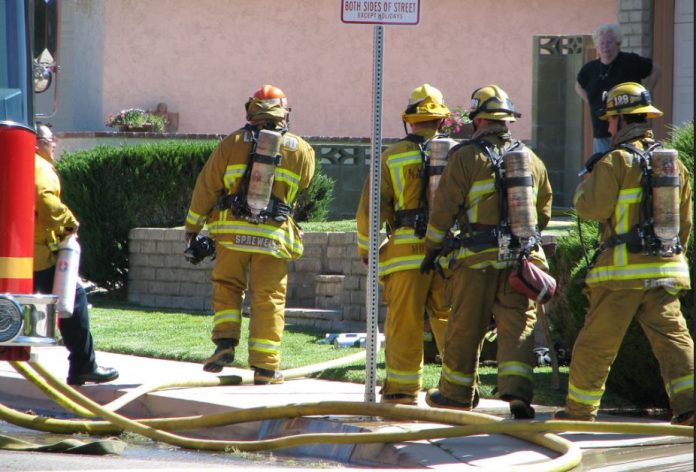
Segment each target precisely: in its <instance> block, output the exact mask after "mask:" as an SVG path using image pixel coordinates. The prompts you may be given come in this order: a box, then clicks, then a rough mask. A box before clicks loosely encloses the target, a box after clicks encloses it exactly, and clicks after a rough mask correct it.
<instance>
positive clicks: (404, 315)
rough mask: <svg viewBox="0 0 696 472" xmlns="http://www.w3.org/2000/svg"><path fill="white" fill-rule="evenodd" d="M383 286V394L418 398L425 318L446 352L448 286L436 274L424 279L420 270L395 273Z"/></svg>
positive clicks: (436, 340) (441, 347)
mask: <svg viewBox="0 0 696 472" xmlns="http://www.w3.org/2000/svg"><path fill="white" fill-rule="evenodd" d="M383 282H384V299H385V302H386V303H387V318H386V321H385V325H384V337H385V340H386V346H385V357H386V367H387V375H386V380H385V382H384V388H383V389H382V393H383V394H393V393H404V394H409V395H416V394H418V392H420V390H421V386H422V382H421V377H422V371H423V328H424V326H423V325H424V322H423V320H424V316H425V314H427V316H428V317H429V320H430V327H431V328H432V331H433V336H434V337H435V342H436V344H437V346H438V349H440V352H442V351H443V347H444V338H445V330H446V329H447V318H448V316H449V312H450V308H449V304H448V303H447V301H446V296H445V283H444V280H443V279H442V277H440V276H439V275H437V274H435V272H434V271H432V272H431V273H430V274H428V275H423V274H421V273H420V272H419V271H418V270H403V271H398V272H393V273H391V274H389V275H387V276H385V277H384V279H383Z"/></svg>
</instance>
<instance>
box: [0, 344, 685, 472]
mask: <svg viewBox="0 0 696 472" xmlns="http://www.w3.org/2000/svg"><path fill="white" fill-rule="evenodd" d="M32 354H33V355H35V356H36V358H37V360H38V362H39V363H41V364H42V365H43V366H45V367H46V368H47V369H49V370H50V371H51V372H54V373H55V374H56V375H57V376H58V377H59V378H65V377H66V376H67V368H68V365H67V360H66V357H67V352H66V351H65V348H63V347H45V348H33V349H32ZM97 361H98V362H99V364H100V365H104V366H112V367H116V368H117V369H118V370H119V372H120V374H121V376H120V378H119V379H117V380H116V381H114V382H111V383H108V384H102V385H87V386H83V387H80V388H79V390H80V391H81V392H82V393H84V394H86V395H87V396H89V397H90V398H92V399H94V400H95V401H98V402H99V403H102V404H105V403H108V402H110V401H112V400H114V399H116V398H118V397H119V396H121V395H123V394H124V393H126V392H128V391H130V390H132V389H134V388H136V387H138V386H140V385H142V384H153V383H154V384H159V383H164V382H174V381H179V380H182V379H186V380H189V379H205V378H208V379H209V378H211V375H210V374H206V373H205V372H203V371H202V369H201V366H200V364H193V363H188V362H175V361H167V360H158V359H150V358H142V357H135V356H126V355H120V354H112V353H106V352H99V353H98V354H97ZM222 374H224V375H232V374H237V375H242V374H244V375H248V372H246V371H241V370H238V369H233V368H228V369H225V370H224V371H223V372H222ZM363 399H364V386H363V385H359V384H351V383H343V382H331V381H325V380H316V379H296V380H288V381H286V382H285V383H284V384H281V385H267V386H254V385H238V386H225V387H207V388H186V389H169V390H163V391H157V392H153V393H149V394H146V395H144V396H142V397H140V398H139V399H138V400H136V401H134V402H133V403H130V404H128V405H126V406H125V407H124V408H123V409H121V410H119V413H121V414H123V415H125V416H128V417H131V418H146V417H173V416H177V417H178V416H189V415H203V414H209V413H216V412H224V411H230V410H238V409H246V408H253V407H263V406H277V405H286V404H292V403H307V402H321V401H351V402H361V401H363ZM0 402H2V403H4V404H6V405H8V406H11V407H13V408H17V409H19V410H21V411H25V410H29V409H31V410H33V411H35V412H38V413H42V414H52V415H56V416H65V415H66V412H65V411H64V410H63V409H62V408H61V407H59V406H58V405H56V404H55V403H53V402H51V401H50V400H48V399H47V398H46V396H45V395H44V394H43V393H42V392H41V391H40V390H39V389H38V388H36V387H34V386H33V385H32V384H30V383H29V382H28V381H26V380H25V379H24V378H23V377H22V376H21V375H20V374H19V373H17V372H16V371H15V370H14V369H13V368H12V367H11V366H10V365H9V364H8V363H7V362H0ZM419 404H420V406H422V407H424V408H427V405H426V404H425V402H424V399H423V395H421V397H420V399H419ZM535 408H536V411H537V419H539V420H544V419H548V418H549V417H550V415H551V413H552V412H553V410H554V409H553V408H549V407H543V406H536V405H535ZM476 411H477V412H480V413H487V414H493V415H497V416H500V417H504V418H509V411H508V405H507V403H505V402H502V401H498V400H489V399H483V400H482V401H481V403H480V405H479V407H478V408H477V409H476ZM600 419H602V420H608V421H619V420H628V419H626V418H617V417H601V418H600ZM630 421H635V419H630ZM638 421H646V420H638ZM431 426H436V425H428V424H425V423H416V422H397V421H391V420H385V421H381V420H379V421H369V422H364V423H363V422H360V421H358V420H357V419H354V418H351V419H349V420H346V418H338V417H321V418H319V417H312V418H301V419H291V420H267V421H260V422H256V423H246V424H244V425H234V426H226V427H221V428H211V429H210V430H206V431H197V432H195V433H194V434H195V436H196V437H208V438H211V439H228V440H257V439H264V438H270V437H275V436H277V435H291V434H300V433H316V432H359V431H365V430H370V431H395V430H401V431H408V430H419V429H423V428H426V427H431ZM179 434H182V435H188V434H191V433H179ZM562 436H563V437H565V438H566V439H569V440H571V441H573V442H576V443H577V444H578V445H579V446H580V447H581V448H582V449H583V465H582V470H594V469H596V470H600V469H601V470H637V469H632V468H631V467H630V464H632V463H635V464H636V465H638V464H640V465H641V467H642V468H641V469H640V470H664V468H663V466H664V464H665V463H666V462H665V461H667V463H669V464H674V462H675V461H676V463H677V465H680V464H682V465H685V466H686V467H687V468H686V469H680V468H673V469H670V470H693V457H692V452H693V441H691V440H689V439H687V438H673V437H661V438H655V437H646V436H636V435H626V434H590V433H572V434H563V435H562ZM626 450H630V451H632V454H633V456H630V455H628V456H627V454H626ZM612 451H614V452H613V453H612ZM636 453H637V455H636ZM274 455H276V456H283V455H286V456H295V457H298V456H309V457H316V458H321V459H327V460H333V461H339V462H342V463H345V464H347V465H353V466H356V465H362V466H372V467H387V468H393V467H397V468H413V467H417V468H432V469H438V470H442V469H449V468H452V469H453V468H456V469H457V470H468V469H472V470H473V469H479V470H480V469H481V468H482V467H483V468H485V469H490V468H495V469H498V470H499V471H500V470H506V468H508V467H511V466H513V465H531V464H534V463H539V462H543V461H547V460H550V459H553V458H554V457H556V456H557V455H556V454H555V453H554V452H552V451H550V450H547V449H544V448H542V447H539V446H536V445H534V444H531V443H527V442H525V441H522V440H518V439H515V438H512V437H509V436H504V435H479V436H469V437H463V438H454V439H442V440H427V441H409V442H403V443H397V444H366V445H309V446H302V447H293V448H288V449H283V450H279V451H274ZM629 456H630V457H629ZM627 457H628V459H627ZM612 458H613V459H612ZM614 459H615V462H612V461H613V460H614ZM651 460H652V461H655V464H656V467H657V465H659V466H660V467H658V468H654V469H651V468H649V467H648V468H645V467H644V466H649V464H650V461H651ZM612 463H616V464H620V468H618V469H606V467H607V466H608V465H609V464H612ZM689 465H690V469H689V468H688V467H689ZM618 466H619V465H617V467H618Z"/></svg>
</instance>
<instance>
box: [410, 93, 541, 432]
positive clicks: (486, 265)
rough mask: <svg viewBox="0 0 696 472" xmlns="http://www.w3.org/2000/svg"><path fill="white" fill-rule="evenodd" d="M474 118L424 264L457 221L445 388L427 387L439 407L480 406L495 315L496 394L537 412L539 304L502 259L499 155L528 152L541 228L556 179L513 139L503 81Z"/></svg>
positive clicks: (448, 177)
mask: <svg viewBox="0 0 696 472" xmlns="http://www.w3.org/2000/svg"><path fill="white" fill-rule="evenodd" d="M469 116H470V117H471V118H472V120H473V123H474V128H475V132H474V135H473V137H472V140H470V141H464V142H463V143H461V144H459V145H458V146H456V147H455V148H453V149H452V150H451V151H450V153H449V157H448V162H447V167H445V170H444V172H443V174H442V179H441V180H440V186H439V187H438V189H437V192H436V194H435V203H434V208H433V209H432V211H431V213H430V219H429V221H428V229H427V235H426V241H425V245H426V252H427V256H426V259H425V261H424V263H423V266H422V267H421V270H422V271H424V272H429V271H431V270H432V269H433V266H434V263H435V260H436V257H437V254H438V251H440V249H441V248H442V247H443V245H444V243H445V238H446V235H447V232H448V230H449V229H450V228H451V227H452V226H453V224H454V223H457V224H458V227H459V229H460V230H461V233H460V235H459V237H458V238H457V239H458V240H459V241H461V247H460V248H459V249H456V250H453V251H452V252H450V253H449V255H448V256H447V259H448V260H449V261H450V262H451V265H450V268H451V270H452V275H451V278H450V279H449V280H448V284H449V286H448V291H449V293H451V301H452V313H451V315H450V318H449V323H448V326H447V337H446V340H445V355H444V359H443V365H442V372H441V375H440V383H439V389H433V390H431V391H429V392H428V394H427V396H426V402H427V403H428V404H429V405H430V406H433V407H440V408H453V409H462V410H471V409H473V408H475V407H476V405H477V404H478V387H477V385H478V362H479V354H480V351H481V346H482V343H483V339H484V335H485V334H486V331H487V329H488V326H489V323H490V320H491V314H492V315H493V316H494V317H495V321H496V325H497V331H498V353H497V360H498V394H499V395H500V397H501V398H502V399H503V400H505V401H508V402H510V410H511V412H512V414H513V416H514V417H515V418H518V419H525V418H533V417H534V410H533V408H532V407H531V406H530V403H531V401H532V396H533V377H532V372H533V370H532V369H533V366H534V364H535V361H534V354H533V351H532V349H533V347H534V340H533V334H532V332H533V329H534V325H535V323H536V304H535V303H534V302H533V301H531V300H529V299H528V298H527V297H526V296H524V295H522V294H520V293H517V292H516V291H514V290H513V289H512V288H511V287H510V285H509V283H508V276H509V274H510V270H511V267H512V265H513V262H514V259H506V258H499V253H502V252H504V251H503V250H501V249H500V248H499V243H498V241H499V240H498V237H497V235H496V231H499V229H500V228H499V225H501V224H502V220H504V219H505V218H504V217H503V215H501V206H500V205H501V199H500V198H499V195H498V192H497V190H496V188H497V185H498V182H496V176H495V170H494V169H495V168H494V165H493V156H494V155H497V156H502V155H503V154H505V152H506V151H507V150H509V149H518V150H523V151H524V152H526V155H527V156H528V158H527V159H528V162H529V168H530V174H531V175H530V176H531V180H529V179H527V184H526V185H531V186H532V189H531V192H532V203H531V204H530V205H529V208H527V209H526V211H527V212H528V213H529V215H530V216H532V215H533V217H534V219H535V220H536V221H537V225H538V228H535V231H536V233H538V232H539V231H540V230H542V229H543V228H545V227H546V225H547V224H548V222H549V220H550V218H551V197H552V195H551V185H550V183H549V179H548V175H547V172H546V168H545V166H544V164H543V162H541V160H540V159H539V158H538V157H537V156H536V155H535V154H534V153H533V152H532V151H531V150H530V149H529V148H525V147H524V145H522V143H520V142H518V141H513V139H512V137H511V135H510V132H509V130H508V128H507V122H509V121H515V118H516V117H519V116H520V115H519V113H516V112H515V111H514V106H513V104H512V103H511V102H510V99H509V98H508V96H507V94H506V93H505V92H504V91H503V90H502V89H500V87H498V86H496V85H489V86H486V87H482V88H480V89H477V90H476V91H475V92H474V94H473V95H472V103H471V108H470V110H469ZM486 149H488V150H489V151H486ZM489 153H490V155H489ZM533 201H535V203H533ZM506 234H508V235H509V233H506ZM512 238H513V240H514V238H515V236H514V235H513V236H512ZM503 247H504V245H503ZM530 250H531V254H530V260H531V261H532V262H533V263H535V264H536V265H538V266H540V267H542V268H544V269H546V268H547V266H546V259H545V256H544V253H543V249H541V246H540V245H539V244H535V245H533V247H531V248H530ZM509 257H512V256H509Z"/></svg>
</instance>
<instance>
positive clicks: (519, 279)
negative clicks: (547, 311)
mask: <svg viewBox="0 0 696 472" xmlns="http://www.w3.org/2000/svg"><path fill="white" fill-rule="evenodd" d="M508 282H509V283H510V286H511V287H512V288H513V289H515V290H516V291H517V292H519V293H521V294H522V295H524V296H526V297H527V298H529V299H531V300H534V301H535V302H537V303H541V304H542V305H543V304H544V303H546V302H548V301H549V300H551V298H552V297H553V295H554V294H555V293H556V279H554V278H553V277H551V276H550V275H549V274H547V273H546V272H544V271H543V270H542V269H540V268H539V267H537V266H535V265H534V264H532V263H531V262H529V261H528V260H527V258H526V257H522V258H520V260H519V261H518V263H517V266H516V267H515V268H514V269H513V270H512V271H510V276H509V277H508Z"/></svg>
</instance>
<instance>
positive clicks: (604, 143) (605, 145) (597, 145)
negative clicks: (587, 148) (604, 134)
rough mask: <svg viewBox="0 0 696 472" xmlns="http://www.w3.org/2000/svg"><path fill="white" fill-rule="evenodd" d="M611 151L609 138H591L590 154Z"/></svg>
mask: <svg viewBox="0 0 696 472" xmlns="http://www.w3.org/2000/svg"><path fill="white" fill-rule="evenodd" d="M610 149H611V138H592V154H594V153H597V152H602V153H603V152H607V151H609V150H610Z"/></svg>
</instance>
